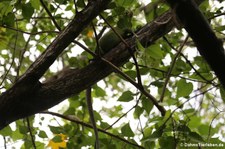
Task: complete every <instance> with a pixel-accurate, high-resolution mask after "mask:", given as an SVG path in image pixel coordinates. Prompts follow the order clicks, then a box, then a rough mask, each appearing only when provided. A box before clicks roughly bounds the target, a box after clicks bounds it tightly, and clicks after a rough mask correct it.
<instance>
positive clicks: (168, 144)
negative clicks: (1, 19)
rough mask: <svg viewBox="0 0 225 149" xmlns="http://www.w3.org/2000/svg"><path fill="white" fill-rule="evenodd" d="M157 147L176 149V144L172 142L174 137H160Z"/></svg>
mask: <svg viewBox="0 0 225 149" xmlns="http://www.w3.org/2000/svg"><path fill="white" fill-rule="evenodd" d="M159 145H160V147H161V148H162V149H163V148H166V149H174V148H176V142H175V140H174V137H172V136H167V137H161V138H160V139H159Z"/></svg>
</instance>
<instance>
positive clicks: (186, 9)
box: [167, 0, 225, 87]
mask: <svg viewBox="0 0 225 149" xmlns="http://www.w3.org/2000/svg"><path fill="white" fill-rule="evenodd" d="M167 2H168V3H169V4H170V5H171V8H172V9H173V10H174V12H175V13H176V15H177V17H178V19H179V20H180V22H181V23H182V24H183V26H184V28H185V29H186V31H187V32H188V33H189V35H190V36H191V38H192V39H193V41H194V43H195V45H196V47H197V49H198V51H199V52H200V54H201V55H202V56H203V57H204V58H205V60H206V61H207V63H208V64H209V65H210V67H211V68H212V70H213V71H214V72H215V74H216V76H217V77H218V78H219V80H220V82H221V84H222V85H223V87H225V69H224V68H225V54H224V48H223V43H222V41H220V40H219V39H218V38H217V37H216V35H215V33H214V32H213V30H212V28H211V27H210V25H209V23H208V21H207V19H206V18H205V17H204V16H203V14H202V13H201V11H200V10H199V9H198V7H197V5H196V3H195V2H194V1H193V0H167Z"/></svg>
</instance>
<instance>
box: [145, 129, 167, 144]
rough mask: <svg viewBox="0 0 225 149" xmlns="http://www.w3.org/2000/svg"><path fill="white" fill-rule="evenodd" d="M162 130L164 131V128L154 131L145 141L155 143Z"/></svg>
mask: <svg viewBox="0 0 225 149" xmlns="http://www.w3.org/2000/svg"><path fill="white" fill-rule="evenodd" d="M163 129H164V127H159V128H158V129H157V130H156V131H154V132H153V133H152V135H150V136H149V137H148V139H147V140H149V141H155V140H156V139H158V138H160V137H161V136H162V134H163Z"/></svg>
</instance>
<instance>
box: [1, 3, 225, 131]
mask: <svg viewBox="0 0 225 149" xmlns="http://www.w3.org/2000/svg"><path fill="white" fill-rule="evenodd" d="M109 1H110V0H95V1H90V2H89V4H88V5H87V7H86V8H85V9H84V10H83V11H82V12H80V13H79V14H77V15H76V17H75V18H74V20H73V21H72V22H71V23H70V24H69V25H68V26H67V27H66V28H65V29H64V30H63V31H62V32H61V33H60V34H59V35H58V37H56V39H55V40H54V41H53V43H52V44H51V45H49V47H48V48H47V49H46V51H45V52H44V53H43V54H42V55H41V56H40V57H39V58H38V59H37V60H36V61H35V62H34V63H33V64H32V65H31V67H30V68H29V69H28V70H27V72H26V73H25V74H24V75H22V76H21V77H20V78H19V80H18V81H17V82H16V83H15V84H14V85H13V86H12V87H11V88H10V89H9V90H7V91H6V92H5V93H3V94H2V95H1V96H0V129H2V128H4V127H5V126H6V125H8V124H9V123H11V122H13V121H15V120H17V119H20V118H24V117H27V116H30V115H32V114H35V113H37V112H40V111H43V110H46V109H48V108H50V107H52V106H54V105H56V104H58V103H59V102H61V101H63V100H64V99H66V98H68V97H70V96H72V95H74V94H77V93H79V92H81V91H83V90H85V89H86V88H88V87H89V86H91V85H93V84H95V83H96V82H98V81H99V80H101V79H103V78H104V77H106V76H107V75H109V74H110V73H112V72H113V69H112V67H110V66H109V65H106V63H104V62H103V61H101V60H100V59H97V60H95V61H94V62H93V63H91V64H89V65H88V66H86V67H85V68H82V69H74V70H73V69H71V70H66V71H67V73H66V75H64V76H62V77H60V78H58V79H53V80H51V81H48V82H45V83H43V84H41V83H40V82H39V81H38V80H39V79H40V77H41V76H43V74H44V73H45V71H46V70H47V69H48V68H49V66H50V65H51V64H52V63H53V62H54V60H55V59H56V58H57V57H58V56H59V54H60V53H61V52H62V51H63V50H64V49H65V48H66V47H67V46H68V45H69V44H70V43H71V42H72V41H73V40H74V39H75V38H76V37H77V36H78V35H79V33H80V32H81V31H82V29H84V28H85V27H86V26H87V25H88V24H89V23H90V22H91V20H92V19H94V18H95V17H96V16H97V15H98V14H99V12H100V11H102V10H103V9H104V8H105V6H106V5H107V3H108V2H109ZM167 1H168V3H170V4H171V7H172V8H173V9H174V11H175V13H176V14H177V16H178V18H179V19H180V21H181V23H182V24H183V25H184V27H185V29H186V30H187V31H188V33H189V34H190V36H191V37H192V39H193V40H194V42H195V44H196V46H197V48H198V50H199V51H200V53H201V54H202V55H203V57H204V58H205V59H206V60H207V62H208V63H209V64H210V66H211V67H212V69H213V70H214V71H215V73H216V75H217V76H218V78H219V79H220V81H221V83H222V84H223V85H225V77H223V76H225V69H223V68H224V65H225V58H224V51H223V48H222V44H221V42H220V41H219V40H218V39H217V38H216V36H215V34H214V33H213V31H212V29H211V28H210V26H209V24H208V22H207V21H206V19H205V18H204V16H203V15H202V14H201V12H200V11H199V9H198V8H197V6H196V5H195V3H194V2H193V1H192V0H167ZM198 1H200V0H198ZM171 16H172V14H171V13H170V12H167V13H165V14H163V15H162V16H160V17H158V18H157V19H156V20H154V21H152V23H150V24H147V25H146V26H144V27H142V29H140V30H139V31H138V32H137V33H136V34H137V35H138V39H139V41H140V42H141V43H142V44H143V45H145V46H147V45H150V44H151V43H153V42H154V41H155V40H157V39H158V38H160V37H162V36H163V35H165V34H167V33H168V32H169V31H170V30H171V29H172V28H173V27H174V23H173V21H172V19H169V21H168V18H171ZM78 22H79V23H78ZM159 22H164V23H159ZM135 41H136V37H130V38H128V39H126V42H127V43H128V45H129V46H130V47H131V48H133V50H134V47H135ZM104 58H105V59H107V60H108V61H110V62H112V63H113V64H114V65H116V66H121V65H123V64H124V63H126V62H127V60H129V58H130V54H129V52H128V50H127V49H126V46H125V45H124V44H123V43H120V44H119V45H118V46H117V47H115V48H114V49H112V50H111V51H110V52H109V53H107V54H106V55H105V57H104Z"/></svg>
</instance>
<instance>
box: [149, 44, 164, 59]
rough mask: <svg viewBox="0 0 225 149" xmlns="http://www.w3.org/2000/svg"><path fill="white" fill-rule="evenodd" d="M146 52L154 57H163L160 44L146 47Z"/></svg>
mask: <svg viewBox="0 0 225 149" xmlns="http://www.w3.org/2000/svg"><path fill="white" fill-rule="evenodd" d="M146 53H147V54H148V55H150V56H151V57H152V58H154V59H162V58H163V51H162V50H161V48H160V45H159V44H154V45H152V46H150V47H148V48H147V49H146Z"/></svg>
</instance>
